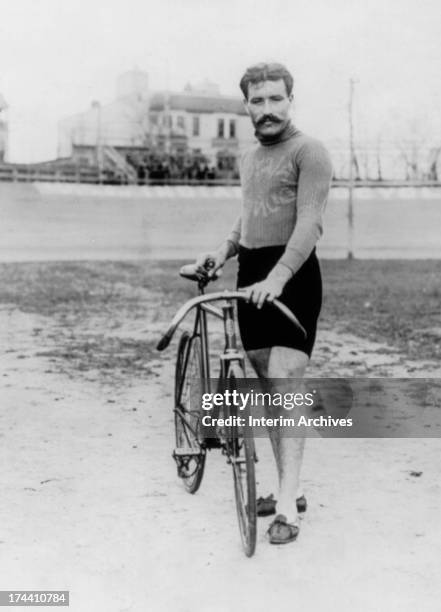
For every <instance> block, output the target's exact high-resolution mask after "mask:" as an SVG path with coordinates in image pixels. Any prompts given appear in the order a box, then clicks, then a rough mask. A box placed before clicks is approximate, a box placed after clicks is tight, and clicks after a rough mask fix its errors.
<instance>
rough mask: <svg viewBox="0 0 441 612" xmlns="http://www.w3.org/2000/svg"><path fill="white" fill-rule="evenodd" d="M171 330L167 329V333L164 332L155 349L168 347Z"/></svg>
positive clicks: (171, 334) (161, 349) (160, 349)
mask: <svg viewBox="0 0 441 612" xmlns="http://www.w3.org/2000/svg"><path fill="white" fill-rule="evenodd" d="M173 332H174V330H169V331H168V332H167V333H165V334H164V335H163V336H162V338H161V340H160V341H159V342H158V344H157V345H156V350H157V351H163V350H164V349H166V348H167V347H168V345H169V344H170V340H171V339H172V336H173Z"/></svg>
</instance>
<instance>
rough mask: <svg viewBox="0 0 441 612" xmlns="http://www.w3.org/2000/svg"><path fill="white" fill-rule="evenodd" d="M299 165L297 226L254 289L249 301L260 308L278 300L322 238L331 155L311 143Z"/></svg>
mask: <svg viewBox="0 0 441 612" xmlns="http://www.w3.org/2000/svg"><path fill="white" fill-rule="evenodd" d="M297 163H298V166H299V176H298V184H297V218H296V224H295V227H294V230H293V233H292V234H291V237H290V239H289V240H288V243H287V245H286V248H285V252H284V253H283V255H282V257H281V258H280V259H279V261H278V262H277V264H276V265H275V266H274V268H273V269H272V270H271V272H270V273H269V274H268V276H267V278H266V279H265V280H263V281H261V282H260V283H256V284H255V285H252V288H251V290H250V299H252V301H253V302H255V303H256V304H257V306H258V307H259V308H260V307H262V305H263V303H264V301H265V300H268V301H272V300H274V298H276V297H279V295H280V294H281V293H282V291H283V288H284V286H285V285H286V283H287V282H288V281H289V279H290V278H291V277H292V276H293V275H294V274H295V273H296V272H297V271H298V270H299V269H300V268H301V266H302V264H303V263H304V262H305V261H306V260H307V259H308V257H309V255H310V254H311V252H312V250H313V248H314V247H315V245H316V243H317V241H318V239H319V238H320V236H321V234H322V214H323V211H324V208H325V205H326V200H327V197H328V194H329V188H330V186H331V180H332V176H333V168H332V162H331V159H330V156H329V153H328V152H327V150H326V149H325V147H324V146H323V145H322V144H321V143H319V142H316V141H313V142H308V143H306V144H305V145H304V147H303V149H302V150H301V151H300V152H299V154H298V158H297Z"/></svg>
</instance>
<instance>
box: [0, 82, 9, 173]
mask: <svg viewBox="0 0 441 612" xmlns="http://www.w3.org/2000/svg"><path fill="white" fill-rule="evenodd" d="M7 108H8V105H7V104H6V100H5V99H4V97H3V96H2V94H1V93H0V163H3V162H4V161H5V160H6V159H7V156H8V120H7V116H6V111H7Z"/></svg>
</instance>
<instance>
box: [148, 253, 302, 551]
mask: <svg viewBox="0 0 441 612" xmlns="http://www.w3.org/2000/svg"><path fill="white" fill-rule="evenodd" d="M180 275H181V276H182V277H183V278H186V279H189V280H193V281H196V282H197V283H198V290H199V295H198V296H197V297H194V298H192V299H190V300H188V301H187V302H186V303H185V304H184V305H183V306H182V307H181V308H180V309H179V310H178V312H177V313H176V314H175V316H174V318H173V320H172V322H171V324H170V326H169V328H168V330H167V331H166V333H165V334H164V335H163V337H162V338H161V340H160V341H159V343H158V345H157V349H158V350H159V351H162V350H164V349H165V348H166V347H167V346H168V345H169V343H170V341H171V339H172V337H173V335H174V333H175V331H176V329H177V328H178V327H179V325H180V323H181V322H182V321H183V319H184V318H185V317H186V316H187V314H188V313H189V312H190V311H191V310H192V309H193V308H195V309H196V314H195V320H194V324H193V331H192V332H191V333H189V332H187V331H184V332H183V333H182V335H181V338H180V340H179V343H178V351H177V357H176V368H175V394H174V425H175V438H176V448H175V450H174V451H173V458H174V460H175V462H176V465H177V471H178V476H179V477H180V478H181V479H182V481H183V483H184V487H185V489H186V490H187V491H188V492H189V493H192V494H194V493H196V491H197V490H198V489H199V487H200V485H201V481H202V477H203V475H204V469H205V460H206V454H207V450H212V449H215V448H218V449H220V450H221V452H222V453H223V454H224V455H225V456H226V458H227V463H229V464H231V466H232V470H233V481H234V492H235V500H236V511H237V517H238V523H239V531H240V535H241V540H242V546H243V549H244V552H245V554H246V556H247V557H251V556H252V555H253V554H254V552H255V548H256V537H257V514H256V481H255V463H256V461H257V456H256V452H255V445H254V437H253V431H252V426H251V425H249V421H248V418H247V416H248V415H247V414H246V411H245V413H242V417H243V421H242V422H241V424H239V425H235V426H232V427H230V426H228V427H222V426H221V427H215V428H211V429H209V430H208V434H207V428H203V427H202V426H201V421H202V417H203V415H202V407H201V397H202V394H203V393H211V392H212V389H211V386H212V380H211V378H210V352H209V339H208V328H207V315H212V316H214V317H216V318H218V319H221V320H222V321H223V330H224V340H225V346H224V350H223V352H222V353H221V354H220V355H219V358H220V372H219V377H218V381H219V382H218V389H217V390H218V391H219V390H222V389H223V390H226V389H229V390H234V389H235V388H236V387H237V384H238V383H237V381H238V380H240V379H242V378H245V359H244V355H243V353H242V352H241V351H240V350H239V347H238V342H237V333H236V323H235V318H234V302H235V301H238V300H247V299H248V296H247V295H246V294H245V293H244V291H240V290H239V291H229V290H224V291H218V292H214V293H209V294H205V287H206V286H207V284H208V283H209V281H210V280H215V278H213V279H209V278H208V277H207V275H206V274H202V273H201V272H200V271H198V269H197V268H196V266H195V265H194V264H189V265H187V266H183V267H182V268H181V270H180ZM220 300H222V301H224V302H225V304H224V305H223V306H222V309H219V308H216V307H214V306H212V305H211V304H210V303H209V302H215V301H220ZM272 303H273V305H274V306H275V307H276V308H278V309H279V310H280V311H281V312H282V313H283V314H284V315H285V316H286V317H287V318H288V319H289V320H290V321H291V322H292V323H293V324H294V325H296V326H297V327H298V328H299V329H300V330H301V331H302V333H304V334H305V335H306V332H305V330H304V328H303V327H302V325H301V324H300V323H299V321H298V320H297V318H296V317H295V316H294V314H293V313H292V312H291V311H290V310H289V309H288V308H287V307H286V306H285V305H284V304H283V303H282V302H280V301H279V300H274V301H273V302H272ZM241 412H242V411H241ZM220 413H221V415H222V417H223V418H228V417H233V419H234V417H235V416H237V414H236V407H235V406H234V405H225V404H224V405H223V406H222V407H221V410H220ZM216 418H217V417H216Z"/></svg>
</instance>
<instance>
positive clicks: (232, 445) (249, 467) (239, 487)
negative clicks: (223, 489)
mask: <svg viewBox="0 0 441 612" xmlns="http://www.w3.org/2000/svg"><path fill="white" fill-rule="evenodd" d="M238 378H244V372H243V369H242V367H241V366H239V365H238V364H231V365H230V367H229V369H228V372H227V381H226V382H227V385H228V388H230V389H234V388H235V386H236V380H237V379H238ZM229 414H230V415H233V416H234V415H235V410H234V407H231V408H229ZM239 416H242V415H239ZM244 418H245V425H244V426H243V427H241V428H240V429H238V428H236V427H234V428H230V429H229V433H228V434H227V436H228V442H227V448H228V454H229V458H230V460H231V465H232V468H233V480H234V496H235V500H236V511H237V519H238V523H239V532H240V536H241V540H242V547H243V550H244V552H245V555H246V556H247V557H251V556H252V555H253V554H254V552H255V550H256V539H257V508H256V475H255V461H256V453H255V446H254V437H253V432H252V427H251V426H249V425H248V420H247V419H248V417H247V415H244Z"/></svg>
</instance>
